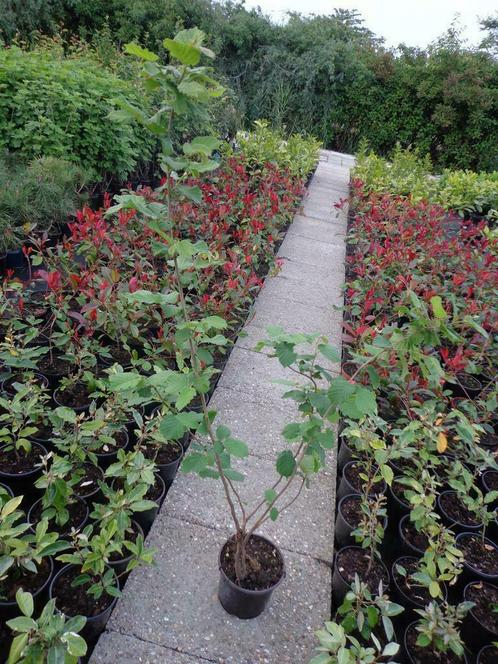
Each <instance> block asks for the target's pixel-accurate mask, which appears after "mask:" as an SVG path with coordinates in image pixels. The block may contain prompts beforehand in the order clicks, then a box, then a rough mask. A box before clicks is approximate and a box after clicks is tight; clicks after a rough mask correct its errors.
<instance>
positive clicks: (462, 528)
mask: <svg viewBox="0 0 498 664" xmlns="http://www.w3.org/2000/svg"><path fill="white" fill-rule="evenodd" d="M450 495H454V496H456V498H457V499H458V494H457V492H456V491H452V490H449V491H443V492H442V493H440V494H439V495H438V497H437V508H438V512H439V514H440V515H441V519H442V521H443V523H444V524H445V525H447V526H448V527H449V528H451V530H453V532H454V533H455V534H458V533H466V532H479V531H480V530H482V523H477V524H476V525H474V526H469V525H467V524H465V523H460V522H459V521H454V520H453V519H452V518H451V517H450V516H449V515H448V514H447V512H446V511H445V509H444V507H443V505H442V504H441V499H442V497H443V496H450Z"/></svg>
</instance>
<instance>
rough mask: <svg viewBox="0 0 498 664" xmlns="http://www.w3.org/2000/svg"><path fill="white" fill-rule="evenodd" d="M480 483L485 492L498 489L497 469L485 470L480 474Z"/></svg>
mask: <svg viewBox="0 0 498 664" xmlns="http://www.w3.org/2000/svg"><path fill="white" fill-rule="evenodd" d="M482 483H483V486H484V488H485V489H486V492H487V493H490V492H491V491H498V471H496V470H487V471H486V472H485V473H484V474H483V476H482Z"/></svg>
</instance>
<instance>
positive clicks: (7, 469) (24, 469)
mask: <svg viewBox="0 0 498 664" xmlns="http://www.w3.org/2000/svg"><path fill="white" fill-rule="evenodd" d="M5 447H7V446H3V447H2V448H0V469H1V470H0V473H4V474H5V475H26V474H28V473H31V472H35V471H36V466H37V465H38V464H40V457H41V456H44V455H45V454H46V453H47V450H46V449H45V448H44V447H43V446H42V445H40V444H39V443H32V444H31V449H30V451H29V452H25V451H24V450H20V451H18V452H17V451H16V450H15V449H14V448H12V449H10V450H8V451H6V450H5Z"/></svg>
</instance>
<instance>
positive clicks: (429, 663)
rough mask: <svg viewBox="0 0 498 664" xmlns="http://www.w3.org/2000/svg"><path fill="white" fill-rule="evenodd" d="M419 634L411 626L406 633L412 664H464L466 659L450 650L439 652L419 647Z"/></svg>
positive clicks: (407, 647) (406, 644) (406, 642)
mask: <svg viewBox="0 0 498 664" xmlns="http://www.w3.org/2000/svg"><path fill="white" fill-rule="evenodd" d="M418 634H419V633H418V632H417V630H416V629H415V626H414V625H410V626H409V627H408V628H407V630H406V632H405V647H406V650H407V653H408V661H409V662H410V663H411V664H463V663H464V662H465V661H466V660H465V658H462V657H458V656H457V655H455V653H453V652H451V650H449V651H448V652H439V651H437V650H433V649H431V648H423V647H422V646H418V645H417V637H418Z"/></svg>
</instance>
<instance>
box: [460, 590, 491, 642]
mask: <svg viewBox="0 0 498 664" xmlns="http://www.w3.org/2000/svg"><path fill="white" fill-rule="evenodd" d="M481 584H483V585H487V586H491V587H494V588H496V586H493V584H491V583H486V582H485V581H481V582H480V581H472V582H471V583H468V584H467V585H466V586H465V588H464V591H463V599H464V600H466V601H467V600H470V597H469V596H468V592H469V590H470V588H471V587H472V586H478V587H480V586H481ZM462 636H463V638H464V640H465V643H466V644H467V645H468V646H470V647H471V648H472V650H475V651H477V650H479V649H480V648H482V647H483V646H485V645H487V644H488V643H491V642H492V641H498V632H492V631H490V630H489V629H488V628H487V627H486V626H485V625H483V624H482V623H481V621H480V620H479V619H478V617H477V616H476V615H475V613H474V612H473V610H472V609H470V611H469V612H468V613H467V615H466V616H465V619H464V621H463V623H462Z"/></svg>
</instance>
